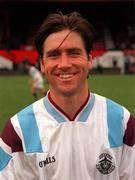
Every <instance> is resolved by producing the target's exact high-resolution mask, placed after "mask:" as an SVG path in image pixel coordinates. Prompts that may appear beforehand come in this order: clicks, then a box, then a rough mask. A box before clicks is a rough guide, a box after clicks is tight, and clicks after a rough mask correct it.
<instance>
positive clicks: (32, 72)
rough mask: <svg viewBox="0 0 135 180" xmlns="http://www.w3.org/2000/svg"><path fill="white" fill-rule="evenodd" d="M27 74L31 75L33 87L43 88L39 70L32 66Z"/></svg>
mask: <svg viewBox="0 0 135 180" xmlns="http://www.w3.org/2000/svg"><path fill="white" fill-rule="evenodd" d="M29 75H30V76H31V78H32V80H33V82H34V87H35V88H43V77H42V74H41V72H40V71H39V70H38V69H37V68H36V67H34V66H31V67H30V69H29Z"/></svg>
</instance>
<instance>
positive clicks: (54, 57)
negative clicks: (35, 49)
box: [47, 51, 59, 59]
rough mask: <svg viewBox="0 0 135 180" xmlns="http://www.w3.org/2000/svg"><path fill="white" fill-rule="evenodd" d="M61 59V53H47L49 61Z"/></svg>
mask: <svg viewBox="0 0 135 180" xmlns="http://www.w3.org/2000/svg"><path fill="white" fill-rule="evenodd" d="M58 57H59V52H57V51H52V52H49V53H47V58H49V59H57V58H58Z"/></svg>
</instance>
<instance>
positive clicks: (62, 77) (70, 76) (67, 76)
mask: <svg viewBox="0 0 135 180" xmlns="http://www.w3.org/2000/svg"><path fill="white" fill-rule="evenodd" d="M73 76H74V74H59V75H58V77H59V78H61V79H68V78H72V77H73Z"/></svg>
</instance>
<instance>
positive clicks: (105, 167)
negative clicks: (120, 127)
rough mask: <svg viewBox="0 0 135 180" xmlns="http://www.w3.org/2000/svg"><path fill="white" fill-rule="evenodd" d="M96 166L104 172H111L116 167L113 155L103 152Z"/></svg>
mask: <svg viewBox="0 0 135 180" xmlns="http://www.w3.org/2000/svg"><path fill="white" fill-rule="evenodd" d="M96 168H97V169H98V170H99V172H100V173H102V174H110V173H111V172H112V171H113V170H114V169H115V164H114V161H113V158H112V156H110V155H109V154H107V153H102V154H101V155H100V156H99V160H98V163H97V164H96Z"/></svg>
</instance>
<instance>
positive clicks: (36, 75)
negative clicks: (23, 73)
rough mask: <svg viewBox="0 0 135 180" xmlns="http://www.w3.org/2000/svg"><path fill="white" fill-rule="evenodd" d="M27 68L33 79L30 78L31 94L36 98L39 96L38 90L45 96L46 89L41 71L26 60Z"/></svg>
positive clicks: (25, 65)
mask: <svg viewBox="0 0 135 180" xmlns="http://www.w3.org/2000/svg"><path fill="white" fill-rule="evenodd" d="M24 67H25V69H26V70H27V71H28V73H29V75H30V77H31V79H30V90H31V94H32V95H33V97H34V98H35V99H37V98H38V92H39V93H40V94H41V95H42V96H44V95H45V94H46V93H45V89H44V80H43V77H42V74H41V72H40V71H39V70H38V69H37V68H36V67H35V66H33V65H31V64H30V63H29V62H25V64H24Z"/></svg>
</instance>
